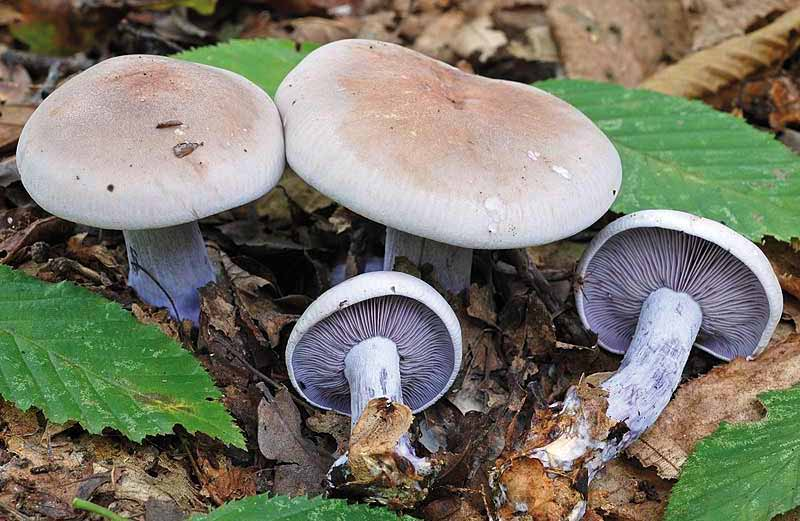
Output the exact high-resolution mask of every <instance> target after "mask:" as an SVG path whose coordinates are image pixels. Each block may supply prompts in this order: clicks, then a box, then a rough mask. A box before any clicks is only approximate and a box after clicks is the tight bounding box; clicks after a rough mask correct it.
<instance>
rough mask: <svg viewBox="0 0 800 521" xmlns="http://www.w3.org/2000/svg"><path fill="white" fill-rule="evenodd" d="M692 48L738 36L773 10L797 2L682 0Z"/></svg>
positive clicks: (789, 6) (778, 10)
mask: <svg viewBox="0 0 800 521" xmlns="http://www.w3.org/2000/svg"><path fill="white" fill-rule="evenodd" d="M683 4H684V6H685V7H686V8H687V9H686V10H687V11H688V16H687V19H688V24H687V25H688V29H689V32H690V33H691V35H692V47H691V49H692V50H693V51H699V50H702V49H706V48H708V47H712V46H714V45H717V44H718V43H721V42H723V41H724V40H727V39H730V38H733V37H736V36H742V35H743V34H745V33H746V32H748V31H749V30H751V28H752V27H754V26H755V27H758V26H760V25H762V22H764V21H766V20H768V19H769V18H770V17H771V16H773V15H775V14H781V13H783V12H785V11H788V10H789V9H791V8H793V7H795V6H797V2H796V1H795V0H683Z"/></svg>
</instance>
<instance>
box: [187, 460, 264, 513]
mask: <svg viewBox="0 0 800 521" xmlns="http://www.w3.org/2000/svg"><path fill="white" fill-rule="evenodd" d="M197 465H198V468H199V469H200V473H201V475H200V480H201V481H202V484H203V491H204V492H206V493H208V495H209V496H211V499H212V501H214V504H215V505H218V506H219V505H222V504H224V503H227V502H228V501H233V500H235V499H242V498H245V497H248V496H253V495H255V494H256V479H255V474H254V472H253V470H252V469H246V468H242V467H236V466H233V465H232V464H231V462H230V461H229V460H228V459H227V458H225V457H223V456H221V455H219V454H217V455H216V457H214V459H213V460H212V459H209V457H206V456H203V457H201V458H198V462H197Z"/></svg>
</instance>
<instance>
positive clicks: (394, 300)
mask: <svg viewBox="0 0 800 521" xmlns="http://www.w3.org/2000/svg"><path fill="white" fill-rule="evenodd" d="M375 336H380V337H384V338H388V339H389V340H392V341H393V342H394V343H395V345H396V346H397V350H398V353H399V355H400V381H401V384H402V388H403V389H402V390H403V403H405V404H406V405H408V406H409V408H411V410H412V411H413V412H415V413H416V412H418V411H421V410H423V409H425V408H427V407H428V406H430V405H431V404H433V403H434V402H435V401H436V400H438V399H439V398H440V397H442V396H443V395H444V393H445V392H447V390H448V389H449V388H450V386H451V385H452V384H453V381H454V380H455V378H456V375H457V374H458V370H459V367H460V366H461V326H460V325H459V322H458V319H457V318H456V315H455V313H453V310H452V309H451V308H450V306H449V305H448V304H447V301H446V300H445V299H444V298H442V296H441V295H439V293H437V292H436V290H434V289H433V288H432V287H430V286H429V285H428V284H426V283H425V282H423V281H421V280H419V279H418V278H416V277H412V276H411V275H407V274H405V273H401V272H395V271H375V272H370V273H364V274H361V275H358V276H356V277H353V278H351V279H348V280H346V281H344V282H342V283H341V284H339V285H337V286H334V287H332V288H331V289H329V290H328V291H326V292H325V293H323V294H322V295H321V296H320V297H319V298H318V299H317V300H315V301H314V302H313V303H312V304H311V305H310V306H309V307H308V309H306V311H305V313H303V315H302V316H301V317H300V319H299V320H298V321H297V323H296V324H295V326H294V329H293V330H292V334H291V335H290V336H289V343H288V344H287V346H286V366H287V368H288V370H289V378H290V379H291V381H292V384H293V385H294V387H295V389H297V391H298V392H299V393H300V395H301V396H303V398H305V399H306V401H308V402H309V403H311V404H312V405H314V406H316V407H319V408H321V409H332V410H335V411H338V412H340V413H343V414H348V415H349V414H350V388H349V385H348V382H347V379H346V378H345V375H344V360H345V357H346V356H347V353H348V352H349V351H350V349H351V348H352V347H353V346H355V345H356V344H358V343H359V342H362V341H364V340H366V339H367V338H371V337H375Z"/></svg>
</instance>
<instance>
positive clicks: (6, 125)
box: [0, 104, 35, 152]
mask: <svg viewBox="0 0 800 521" xmlns="http://www.w3.org/2000/svg"><path fill="white" fill-rule="evenodd" d="M34 109H35V107H33V106H31V105H11V104H7V105H3V110H2V111H0V152H8V151H10V150H12V149H13V148H14V147H15V146H16V145H17V140H18V139H19V135H20V133H21V132H22V127H23V126H24V125H25V122H26V121H28V118H29V117H30V115H31V114H33V111H34Z"/></svg>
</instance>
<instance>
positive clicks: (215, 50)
mask: <svg viewBox="0 0 800 521" xmlns="http://www.w3.org/2000/svg"><path fill="white" fill-rule="evenodd" d="M316 48H317V45H316V44H312V43H304V44H302V45H297V44H295V43H294V42H292V41H290V40H279V39H274V38H271V39H263V40H231V41H229V42H227V43H221V44H219V45H212V46H207V47H199V48H197V49H192V50H191V51H186V52H182V53H180V54H176V55H175V56H174V57H175V58H179V59H181V60H187V61H192V62H197V63H204V64H206V65H213V66H214V67H219V68H221V69H228V70H229V71H233V72H235V73H237V74H241V75H242V76H244V77H245V78H247V79H248V80H250V81H252V82H253V83H255V84H256V85H258V86H259V87H261V88H262V89H264V90H265V91H267V93H268V94H269V95H270V96H275V91H276V90H278V85H280V83H281V81H283V78H284V77H286V75H287V74H289V71H291V70H292V69H293V68H294V66H295V65H297V64H298V63H300V60H302V59H303V58H305V57H306V56H307V55H308V53H310V52H311V51H313V50H314V49H316Z"/></svg>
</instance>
